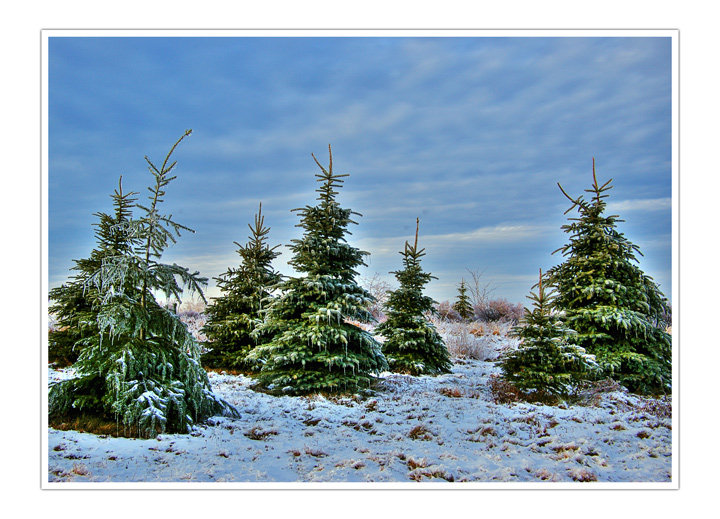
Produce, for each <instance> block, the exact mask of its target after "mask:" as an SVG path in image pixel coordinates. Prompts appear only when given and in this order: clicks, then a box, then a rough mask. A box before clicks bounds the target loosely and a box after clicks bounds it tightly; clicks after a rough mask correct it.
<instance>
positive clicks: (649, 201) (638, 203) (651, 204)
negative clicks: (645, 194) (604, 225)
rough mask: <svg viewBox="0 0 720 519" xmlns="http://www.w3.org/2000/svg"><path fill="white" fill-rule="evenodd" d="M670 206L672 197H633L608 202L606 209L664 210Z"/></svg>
mask: <svg viewBox="0 0 720 519" xmlns="http://www.w3.org/2000/svg"><path fill="white" fill-rule="evenodd" d="M671 208H672V198H634V199H628V200H618V201H616V202H608V205H607V209H608V211H613V212H625V211H665V210H668V209H671Z"/></svg>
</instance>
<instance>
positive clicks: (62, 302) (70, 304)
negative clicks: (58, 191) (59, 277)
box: [48, 176, 137, 366]
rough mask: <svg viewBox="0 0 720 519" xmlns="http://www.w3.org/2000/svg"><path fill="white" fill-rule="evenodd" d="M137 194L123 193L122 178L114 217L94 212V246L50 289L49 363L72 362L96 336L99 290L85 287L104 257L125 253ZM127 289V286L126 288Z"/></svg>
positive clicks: (115, 197)
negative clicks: (52, 327) (67, 276)
mask: <svg viewBox="0 0 720 519" xmlns="http://www.w3.org/2000/svg"><path fill="white" fill-rule="evenodd" d="M136 194H137V193H133V192H130V193H123V189H122V176H121V177H120V180H119V181H118V187H117V189H116V190H115V192H114V193H113V194H112V195H111V198H112V201H113V207H114V209H115V210H114V213H113V214H107V213H102V212H99V213H95V215H94V216H96V217H97V218H98V221H97V222H96V223H94V224H93V225H94V226H95V239H96V241H97V247H96V248H95V249H93V250H92V251H91V252H90V257H88V258H85V259H80V260H74V263H75V266H74V267H72V270H74V271H76V272H77V274H76V275H75V276H73V277H72V279H71V280H70V281H69V282H68V283H67V284H63V285H61V286H59V287H57V288H53V289H52V290H50V293H49V298H50V300H51V301H53V304H52V305H51V306H50V308H49V311H50V313H51V314H53V315H54V317H55V320H56V323H55V330H53V331H51V332H49V334H48V360H49V361H50V362H55V363H56V364H58V365H60V366H67V365H70V364H72V363H74V362H75V361H76V360H77V358H78V356H79V354H80V352H81V351H82V348H83V339H85V338H88V337H91V336H94V335H97V333H98V327H97V314H98V307H99V303H100V299H99V297H98V291H97V289H95V288H94V287H93V286H89V285H88V284H87V281H88V279H89V278H90V276H92V274H93V273H94V272H96V271H97V270H98V269H99V268H100V267H101V266H102V262H103V260H104V259H105V258H110V257H113V256H117V255H119V254H125V253H127V252H128V250H129V247H130V243H129V240H128V236H127V231H126V224H127V223H128V221H129V219H130V217H131V214H132V206H133V204H134V203H135V201H136V199H135V198H134V197H133V195H136ZM125 288H126V289H130V287H125Z"/></svg>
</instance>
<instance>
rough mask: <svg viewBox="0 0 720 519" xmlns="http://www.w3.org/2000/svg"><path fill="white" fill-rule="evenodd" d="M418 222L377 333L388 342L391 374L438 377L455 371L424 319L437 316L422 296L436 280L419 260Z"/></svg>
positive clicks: (385, 347)
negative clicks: (398, 285) (398, 284)
mask: <svg viewBox="0 0 720 519" xmlns="http://www.w3.org/2000/svg"><path fill="white" fill-rule="evenodd" d="M419 226H420V220H419V219H418V220H417V221H416V227H415V243H414V244H413V245H410V243H408V242H405V248H404V250H403V251H402V252H400V255H401V256H402V258H403V260H402V261H403V269H402V270H398V271H396V272H392V274H395V278H397V280H398V281H399V282H400V288H398V289H397V290H394V291H393V292H391V293H390V295H389V296H388V301H387V303H386V304H385V307H386V312H387V321H385V322H383V323H381V324H380V325H378V326H377V328H375V332H376V333H378V334H380V335H382V336H384V337H385V338H386V340H385V343H384V344H383V353H384V354H385V357H386V358H387V360H388V364H389V366H390V369H391V370H392V371H395V372H398V373H408V374H410V375H438V374H441V373H448V372H449V371H450V369H451V367H452V364H451V362H450V354H449V353H448V350H447V347H446V346H445V343H444V342H443V340H442V337H440V334H438V332H437V330H436V329H435V326H434V325H433V324H432V323H431V322H430V321H428V320H427V319H426V318H425V314H426V313H428V312H433V313H435V312H436V310H435V307H434V305H435V301H433V300H432V298H430V297H428V296H425V295H423V288H424V287H425V285H426V284H427V283H428V282H429V281H430V280H431V279H436V278H435V276H432V275H431V274H429V273H427V272H423V270H422V267H421V266H420V259H421V258H422V257H423V256H424V255H425V249H420V250H418V229H419Z"/></svg>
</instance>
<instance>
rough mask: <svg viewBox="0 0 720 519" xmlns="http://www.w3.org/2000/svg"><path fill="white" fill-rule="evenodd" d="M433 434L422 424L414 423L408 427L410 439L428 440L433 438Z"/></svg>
mask: <svg viewBox="0 0 720 519" xmlns="http://www.w3.org/2000/svg"><path fill="white" fill-rule="evenodd" d="M433 436H434V435H433V433H431V432H430V430H429V429H428V428H427V427H425V426H424V425H422V424H420V425H416V426H415V427H413V428H412V429H410V432H408V438H410V439H411V440H423V441H429V440H432V439H433Z"/></svg>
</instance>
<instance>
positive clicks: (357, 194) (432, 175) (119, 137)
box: [48, 37, 672, 302]
mask: <svg viewBox="0 0 720 519" xmlns="http://www.w3.org/2000/svg"><path fill="white" fill-rule="evenodd" d="M48 71H49V75H48V86H49V88H48V101H49V105H48V112H49V140H48V151H49V157H48V164H49V172H48V192H49V195H48V196H49V200H48V218H49V227H48V234H49V248H48V255H49V285H50V287H53V286H58V285H59V284H61V283H62V282H64V281H65V280H66V279H67V278H68V276H69V275H70V271H69V269H70V268H71V267H72V265H73V261H72V260H73V259H77V258H83V257H86V256H87V255H88V254H89V252H90V250H91V249H92V248H93V245H94V240H93V229H92V225H91V224H92V223H93V222H94V221H95V219H94V217H93V216H92V214H93V213H95V212H97V211H106V212H110V211H111V200H110V197H109V195H110V194H111V193H112V191H113V189H114V188H115V187H116V186H117V182H118V177H119V176H120V175H122V176H123V186H124V188H125V189H126V190H133V191H138V192H141V193H143V196H144V195H145V193H146V191H145V187H146V186H148V185H150V184H151V176H150V174H149V173H148V171H147V168H146V165H145V161H144V159H143V157H144V156H145V155H147V156H148V157H149V158H151V159H152V160H154V161H156V162H157V163H160V162H162V159H163V158H164V156H165V154H166V153H167V151H168V149H169V148H170V146H171V145H172V144H173V143H174V142H175V140H176V139H177V138H178V137H180V135H182V133H183V132H184V130H185V129H188V128H192V129H193V134H192V135H191V136H190V137H189V138H188V139H186V140H185V141H183V143H182V145H181V146H180V148H178V150H177V151H176V153H175V155H174V157H175V158H176V159H177V160H178V166H177V169H176V173H177V175H178V178H177V180H176V181H174V182H173V183H172V184H171V185H170V186H169V188H168V193H167V197H166V200H167V202H166V204H165V209H166V210H167V211H168V212H171V213H172V214H173V215H174V216H175V219H176V220H177V221H178V222H180V223H182V224H185V225H187V226H189V227H192V228H193V229H195V230H196V234H192V235H191V234H188V235H184V236H183V237H182V238H180V240H179V241H178V243H177V244H176V245H174V246H173V247H171V248H170V249H168V251H167V254H166V256H165V261H168V262H172V261H175V262H177V263H179V264H181V265H184V266H187V267H189V268H191V269H197V270H200V272H201V273H202V274H203V275H205V276H207V277H209V278H212V277H213V276H217V275H219V274H220V273H222V272H224V271H225V270H226V268H227V267H228V266H231V265H236V264H237V261H238V256H237V254H236V253H235V248H236V247H235V246H234V244H233V241H238V242H244V241H245V240H246V239H247V234H248V229H247V223H248V222H250V221H252V218H253V214H254V213H255V211H256V210H257V206H258V203H259V202H260V201H262V204H263V212H264V213H265V214H266V224H268V225H269V226H270V227H271V233H270V241H271V243H272V244H276V243H281V244H287V243H289V241H290V240H291V239H294V238H298V237H299V236H300V233H301V230H300V229H299V228H297V227H295V225H296V224H297V223H298V218H297V216H296V214H295V213H291V212H290V210H291V209H293V208H296V207H301V206H304V205H306V204H313V203H314V199H315V193H314V190H315V188H316V182H315V179H314V173H315V172H316V171H317V166H316V165H315V164H314V162H313V160H312V157H311V155H310V154H311V153H315V155H316V156H317V157H318V159H319V160H320V161H321V162H325V163H326V162H327V146H328V144H332V147H333V164H334V168H335V171H336V172H339V173H349V174H350V177H349V178H348V179H347V180H346V182H345V186H344V187H343V188H342V190H341V193H340V195H339V201H340V203H341V204H342V205H343V206H344V207H349V208H351V209H353V210H355V211H358V212H360V213H362V215H363V216H362V218H360V219H359V220H358V222H359V225H357V226H352V227H353V228H352V233H353V234H352V235H351V236H349V237H348V241H349V242H350V243H351V244H353V245H356V246H358V247H360V248H362V249H363V250H366V251H368V252H370V253H371V256H370V257H369V260H368V263H369V265H368V267H367V268H366V269H363V270H362V272H361V275H362V276H363V277H366V278H369V277H371V276H372V275H373V274H375V273H378V274H380V275H383V276H386V278H387V279H388V281H394V279H393V278H392V276H391V275H389V274H388V272H389V271H392V270H395V269H397V268H398V266H399V265H400V256H399V255H398V251H399V250H401V249H402V246H403V243H404V242H405V240H409V239H411V238H412V236H413V234H414V227H415V218H416V217H420V245H421V246H424V247H425V248H426V252H427V256H426V257H425V260H424V266H425V268H426V270H427V271H430V272H432V273H433V274H434V275H435V276H437V277H438V279H437V280H435V281H433V282H432V283H431V284H430V285H429V286H428V294H429V295H431V296H432V297H434V298H435V299H437V300H445V299H452V298H454V296H455V294H456V292H457V289H456V287H457V285H458V283H459V282H460V280H461V279H462V278H465V279H466V280H467V279H468V278H469V277H470V276H469V274H468V269H469V270H472V271H476V272H482V280H483V282H484V283H487V284H489V285H490V286H491V287H492V288H494V292H493V295H495V296H497V297H504V298H507V299H509V300H510V301H513V302H521V301H522V302H525V296H526V295H527V294H528V292H529V290H530V287H531V285H532V284H533V283H534V282H536V280H537V270H538V268H540V267H541V268H543V270H546V269H547V268H549V267H551V266H553V265H555V264H557V263H559V262H560V261H561V257H560V256H559V255H558V254H555V255H552V254H551V253H552V251H553V250H555V249H557V248H558V247H560V246H561V245H563V244H564V243H565V242H566V241H567V236H566V235H565V234H564V233H563V232H562V231H561V229H560V226H561V225H563V223H565V222H566V218H567V217H566V216H565V215H563V212H564V211H565V210H566V209H567V208H568V206H569V204H568V202H567V200H566V199H565V198H564V196H563V195H562V193H561V192H560V190H559V189H558V187H557V182H560V183H561V184H562V185H563V187H564V188H565V189H566V191H568V192H569V193H571V194H574V195H578V194H581V193H582V192H583V190H584V189H586V188H588V187H589V185H590V183H591V181H592V158H593V157H595V160H596V165H597V174H598V178H599V180H600V181H601V182H604V181H606V180H608V179H610V178H613V179H614V182H613V184H614V186H615V187H614V189H613V190H612V191H611V192H610V194H611V197H610V199H609V202H610V204H609V205H610V210H612V211H613V212H615V213H617V214H619V215H620V216H621V217H622V218H624V219H625V220H626V221H625V222H624V223H621V224H620V230H621V231H622V232H624V233H625V234H626V235H627V236H628V238H630V240H632V241H633V242H634V243H635V244H637V245H638V246H639V247H640V249H641V251H642V252H643V254H644V257H642V258H640V260H641V261H640V264H641V267H642V268H643V269H644V270H645V271H646V272H647V273H648V274H650V275H651V276H653V277H654V278H655V280H656V281H657V282H658V283H659V284H660V286H661V289H662V290H663V292H664V293H665V294H666V295H667V296H668V297H669V298H671V297H672V290H671V288H672V287H671V278H672V275H671V273H672V267H671V250H672V242H671V220H672V217H671V180H672V168H671V165H672V164H671V160H672V157H671V137H672V132H671V130H672V124H671V113H672V106H671V101H672V92H671V83H672V75H671V40H670V39H669V38H663V37H642V38H590V37H581V38H567V37H533V38H531V37H518V38H512V37H469V38H454V37H451V38H447V37H444V38H429V37H418V38H409V37H384V38H376V37H344V38H315V37H306V38H299V37H268V38H265V37H260V38H225V37H222V38H221V37H213V38H199V37H187V38H169V37H154V38H140V37H123V38H109V37H102V38H90V37H51V38H50V40H49V56H48ZM283 249H286V248H285V247H283ZM288 259H289V254H288V252H285V253H284V254H283V255H282V256H281V257H280V258H278V260H277V261H276V267H277V268H278V269H279V270H280V271H281V272H282V273H284V274H292V271H291V270H290V269H289V267H288V266H287V265H286V261H287V260H288ZM207 293H208V295H210V296H214V295H218V292H217V291H216V289H215V287H214V283H213V282H212V281H211V283H210V286H209V288H208V291H207Z"/></svg>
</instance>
